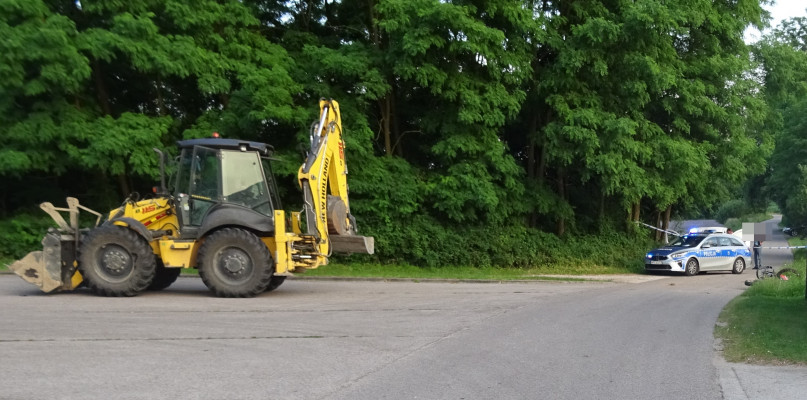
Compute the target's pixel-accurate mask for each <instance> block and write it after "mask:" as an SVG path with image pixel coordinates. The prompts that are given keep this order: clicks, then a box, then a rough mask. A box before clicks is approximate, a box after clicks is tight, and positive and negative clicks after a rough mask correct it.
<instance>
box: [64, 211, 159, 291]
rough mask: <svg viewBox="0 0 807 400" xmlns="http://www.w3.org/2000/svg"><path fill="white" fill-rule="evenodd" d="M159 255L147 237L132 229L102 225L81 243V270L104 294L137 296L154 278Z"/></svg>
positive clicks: (79, 259)
mask: <svg viewBox="0 0 807 400" xmlns="http://www.w3.org/2000/svg"><path fill="white" fill-rule="evenodd" d="M155 269H156V258H155V257H154V253H153V252H152V250H151V246H149V244H148V242H147V241H146V239H143V238H142V237H141V236H139V235H138V234H137V233H135V232H134V231H132V230H131V229H129V228H126V227H123V226H117V225H102V226H100V227H98V228H95V229H93V230H91V231H90V232H89V233H88V234H87V237H86V238H84V240H83V241H82V242H81V246H80V247H79V255H78V270H79V272H81V275H82V276H83V277H84V282H86V283H87V287H89V288H90V289H92V291H93V292H95V293H96V294H99V295H102V296H116V297H119V296H127V297H128V296H135V295H137V294H139V293H140V292H142V291H144V290H146V288H148V287H149V285H150V284H151V282H152V280H153V279H154V273H155Z"/></svg>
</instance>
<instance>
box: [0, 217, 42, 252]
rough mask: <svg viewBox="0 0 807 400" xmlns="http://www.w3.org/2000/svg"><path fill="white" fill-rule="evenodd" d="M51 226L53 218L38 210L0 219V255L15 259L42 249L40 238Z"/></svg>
mask: <svg viewBox="0 0 807 400" xmlns="http://www.w3.org/2000/svg"><path fill="white" fill-rule="evenodd" d="M53 226H55V224H54V223H53V220H52V219H51V218H50V217H49V216H48V215H47V214H45V213H43V212H42V211H39V210H37V212H34V211H31V212H26V213H20V214H17V215H15V216H13V217H11V218H9V219H5V220H0V257H2V258H12V259H15V260H16V259H19V258H22V257H23V256H25V255H26V254H28V252H31V251H34V250H42V238H43V237H44V236H45V233H46V232H47V231H48V228H50V227H53Z"/></svg>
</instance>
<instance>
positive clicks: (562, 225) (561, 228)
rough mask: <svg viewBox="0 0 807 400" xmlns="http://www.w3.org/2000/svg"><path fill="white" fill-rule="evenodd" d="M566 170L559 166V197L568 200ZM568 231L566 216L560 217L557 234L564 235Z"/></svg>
mask: <svg viewBox="0 0 807 400" xmlns="http://www.w3.org/2000/svg"><path fill="white" fill-rule="evenodd" d="M565 175H566V170H565V168H563V167H561V168H558V186H557V188H558V189H557V190H558V197H560V199H561V200H562V201H566V180H565ZM564 233H566V219H565V218H564V217H560V218H558V225H557V235H558V236H563V234H564Z"/></svg>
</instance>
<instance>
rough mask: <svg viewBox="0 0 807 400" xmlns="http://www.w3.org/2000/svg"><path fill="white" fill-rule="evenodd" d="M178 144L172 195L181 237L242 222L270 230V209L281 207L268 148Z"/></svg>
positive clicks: (218, 142) (219, 142)
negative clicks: (177, 162) (176, 206)
mask: <svg viewBox="0 0 807 400" xmlns="http://www.w3.org/2000/svg"><path fill="white" fill-rule="evenodd" d="M177 145H178V146H179V148H180V150H181V154H180V158H179V170H178V171H177V176H176V181H175V182H176V185H175V194H174V198H175V199H176V200H177V205H178V208H179V211H178V212H179V215H178V217H179V221H180V225H182V226H181V227H180V232H181V236H182V238H183V239H194V238H198V237H202V236H204V234H205V233H207V232H209V231H211V230H214V229H216V228H217V227H221V226H235V225H237V226H242V227H245V228H248V229H250V230H253V231H256V232H257V233H259V234H260V235H262V236H263V235H269V234H270V233H271V232H272V231H273V230H274V210H275V209H280V208H281V206H280V200H279V198H278V196H277V187H276V184H275V179H274V176H273V174H272V169H271V165H270V162H269V156H270V155H271V154H272V150H273V149H272V147H271V146H269V145H267V144H264V143H258V142H249V141H243V140H236V139H219V138H210V139H191V140H183V141H179V142H177Z"/></svg>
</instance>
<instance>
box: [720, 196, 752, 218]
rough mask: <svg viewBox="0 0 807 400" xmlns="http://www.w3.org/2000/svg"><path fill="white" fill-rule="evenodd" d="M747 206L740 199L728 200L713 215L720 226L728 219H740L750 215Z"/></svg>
mask: <svg viewBox="0 0 807 400" xmlns="http://www.w3.org/2000/svg"><path fill="white" fill-rule="evenodd" d="M750 212H751V210H750V209H749V207H748V205H746V204H745V201H743V200H742V199H736V200H729V201H727V202H725V203H723V205H722V206H720V208H718V209H717V212H716V213H715V220H717V222H720V223H721V224H725V223H726V220H728V219H729V218H740V217H742V216H743V215H744V214H748V213H750Z"/></svg>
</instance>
